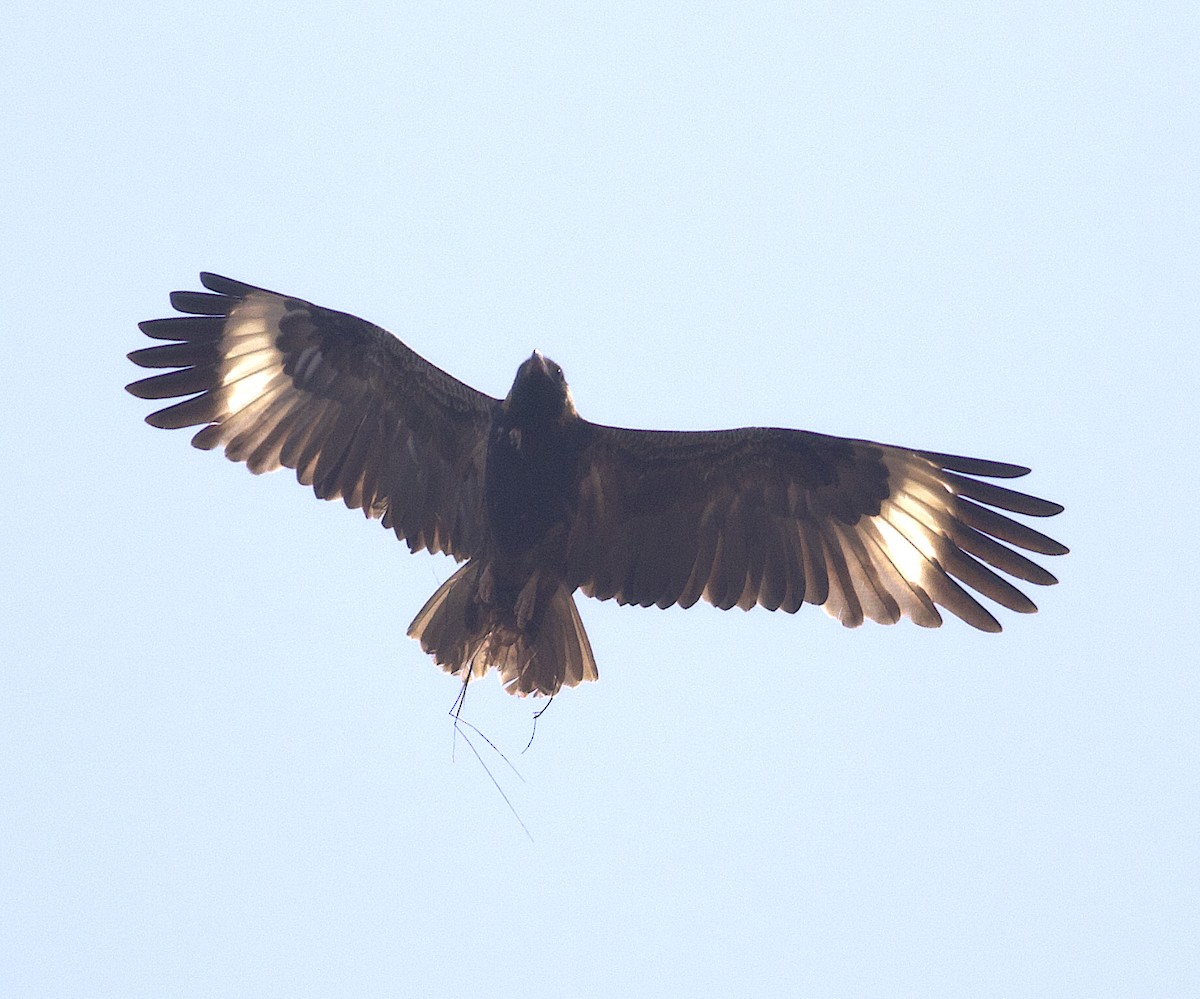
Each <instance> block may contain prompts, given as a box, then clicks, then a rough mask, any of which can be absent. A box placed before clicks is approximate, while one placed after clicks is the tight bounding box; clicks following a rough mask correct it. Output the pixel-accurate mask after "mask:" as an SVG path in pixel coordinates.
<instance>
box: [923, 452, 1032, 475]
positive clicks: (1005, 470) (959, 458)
mask: <svg viewBox="0 0 1200 999" xmlns="http://www.w3.org/2000/svg"><path fill="white" fill-rule="evenodd" d="M917 453H918V454H919V455H920V456H921V457H922V458H928V459H929V460H930V461H932V462H933V463H934V464H935V465H937V466H938V467H939V468H944V469H946V470H947V471H951V472H963V473H965V474H967V475H984V476H987V477H988V478H991V479H1019V478H1020V477H1021V476H1022V475H1028V474H1029V471H1030V470H1029V469H1028V468H1026V467H1025V466H1024V465H1013V464H1010V463H1009V462H1007V461H990V460H988V459H987V458H968V457H967V456H966V455H962V454H945V453H943V452H941V451H918V452H917Z"/></svg>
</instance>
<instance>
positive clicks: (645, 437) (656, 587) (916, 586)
mask: <svg viewBox="0 0 1200 999" xmlns="http://www.w3.org/2000/svg"><path fill="white" fill-rule="evenodd" d="M1028 471H1029V469H1027V468H1023V467H1021V466H1018V465H1010V464H1007V463H1005V462H998V461H985V460H981V459H977V458H965V457H961V456H958V455H948V454H941V453H938V452H934V451H914V450H911V449H908V448H899V447H892V446H890V445H887V444H877V443H875V442H872V441H863V440H849V439H845V438H841V437H830V436H826V435H824V434H814V433H809V432H807V431H803V430H781V429H776V428H763V427H751V428H744V429H739V430H720V431H702V432H687V433H681V432H674V431H656V430H625V429H621V428H617V427H604V426H599V425H596V424H589V425H588V443H587V444H586V445H585V447H584V449H583V451H582V454H581V457H580V464H579V471H578V481H579V497H578V504H577V509H576V512H575V516H574V518H573V521H572V523H571V526H570V529H569V532H568V539H567V581H568V584H569V585H571V586H578V587H580V588H581V589H582V590H583V591H584V593H586V594H588V595H589V596H593V597H597V598H599V599H601V600H608V599H615V600H617V601H618V602H620V603H633V604H641V605H642V606H649V605H651V604H657V605H658V606H659V607H669V606H670V605H671V604H679V605H680V606H682V607H690V606H691V605H692V604H694V603H695V602H696V601H697V600H699V599H700V598H701V597H703V598H704V599H705V600H707V601H709V602H710V603H712V604H714V605H716V606H717V607H720V608H722V609H728V608H730V607H733V606H735V605H736V606H738V607H742V608H743V609H747V610H748V609H749V608H751V607H753V606H754V605H755V604H758V605H760V606H763V607H766V608H767V609H769V610H776V609H782V610H785V611H788V612H791V613H794V612H795V611H797V610H798V609H799V608H800V605H801V604H802V603H811V604H820V605H822V606H824V608H825V610H826V611H828V612H829V613H830V614H831V615H833V616H834V617H836V618H837V619H838V620H840V621H841V622H842V623H843V624H845V625H848V626H851V627H853V626H855V625H859V624H861V623H862V622H863V620H864V618H867V619H870V620H873V621H878V622H880V623H883V624H891V623H893V622H895V621H897V620H899V618H901V617H908V618H911V619H912V620H913V621H915V622H916V623H917V624H919V625H923V626H925V627H937V626H938V625H940V624H941V621H942V619H941V615H940V614H939V613H938V610H937V608H938V606H941V607H944V608H946V609H947V610H949V611H951V612H952V613H953V614H955V615H957V616H958V617H961V618H962V619H963V620H965V621H966V622H967V623H968V624H971V625H972V626H974V627H976V628H979V629H981V630H983V631H999V630H1000V624H999V622H998V621H997V620H996V619H995V618H994V617H993V616H992V614H991V613H990V612H989V611H988V610H986V609H985V608H984V606H983V605H982V604H981V603H980V602H979V601H978V600H977V599H976V598H975V596H974V595H972V594H971V593H969V592H968V591H967V589H964V587H963V586H961V585H959V584H960V583H961V584H965V586H966V587H969V588H970V589H971V590H973V591H975V593H977V594H981V595H982V596H984V597H987V598H989V599H991V600H994V601H996V602H997V603H999V604H1001V605H1003V606H1005V607H1008V608H1010V609H1012V610H1015V611H1019V612H1024V613H1028V612H1031V611H1033V610H1036V608H1035V607H1034V604H1033V601H1031V600H1030V599H1029V598H1028V597H1027V596H1026V595H1025V594H1024V593H1022V592H1021V591H1020V590H1018V589H1017V588H1016V587H1015V586H1014V585H1013V584H1012V583H1010V582H1009V581H1008V580H1007V579H1005V578H1004V577H1003V576H1001V575H1000V574H999V573H998V572H994V571H993V568H994V569H998V570H1000V572H1004V573H1007V574H1008V575H1010V576H1012V577H1014V578H1016V579H1018V580H1022V581H1025V582H1030V583H1034V584H1036V585H1039V586H1045V585H1048V584H1051V583H1053V582H1055V579H1054V577H1053V576H1052V575H1051V574H1050V573H1049V572H1047V571H1046V570H1045V569H1043V568H1042V567H1041V566H1040V565H1037V564H1036V563H1035V562H1033V561H1031V560H1030V559H1028V558H1026V557H1025V556H1024V555H1022V554H1020V552H1019V551H1018V550H1017V549H1024V550H1026V551H1032V552H1037V553H1041V554H1045V555H1061V554H1063V553H1065V552H1066V550H1067V549H1066V548H1065V547H1064V546H1063V545H1061V544H1059V543H1058V542H1057V541H1054V540H1053V539H1052V538H1048V537H1047V536H1046V535H1044V534H1040V533H1038V532H1037V531H1035V530H1033V529H1032V528H1030V527H1027V526H1025V525H1024V524H1022V523H1020V522H1018V521H1016V520H1013V519H1011V518H1010V517H1006V516H1004V514H1002V513H998V512H997V510H1003V511H1007V512H1012V513H1017V514H1021V515H1024V516H1031V517H1049V516H1053V515H1054V514H1056V513H1059V512H1060V511H1061V510H1062V507H1061V506H1060V505H1059V504H1057V503H1052V502H1049V501H1048V500H1043V499H1038V498H1037V497H1034V496H1028V495H1026V494H1025V493H1020V492H1017V491H1016V490H1013V489H1007V488H1005V487H1003V486H998V485H994V484H992V483H989V482H984V481H981V480H980V478H979V477H981V476H982V477H984V478H1001V479H1010V478H1015V477H1017V476H1020V475H1023V474H1025V473H1026V472H1028ZM985 563H986V564H985ZM989 566H991V567H992V568H989Z"/></svg>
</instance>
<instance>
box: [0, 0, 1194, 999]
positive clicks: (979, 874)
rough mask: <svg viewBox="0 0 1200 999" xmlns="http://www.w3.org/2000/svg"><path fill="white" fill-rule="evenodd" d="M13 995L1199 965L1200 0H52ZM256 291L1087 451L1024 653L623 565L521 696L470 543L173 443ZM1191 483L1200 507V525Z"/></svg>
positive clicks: (598, 367)
mask: <svg viewBox="0 0 1200 999" xmlns="http://www.w3.org/2000/svg"><path fill="white" fill-rule="evenodd" d="M0 31H2V34H3V37H4V39H5V46H4V48H5V58H4V60H3V64H0V84H2V86H3V100H2V101H0V127H2V130H3V144H4V150H5V151H4V155H3V156H0V204H2V206H3V210H2V217H3V223H2V228H0V232H2V233H3V237H4V238H3V240H0V316H2V318H0V323H2V326H0V330H2V333H3V344H4V350H5V361H4V368H5V374H4V376H3V383H2V384H3V389H2V391H0V417H2V419H3V424H2V426H3V431H2V434H3V441H4V456H5V459H6V468H7V473H8V482H9V485H8V489H7V495H8V501H7V503H6V504H5V509H4V512H3V514H2V515H0V517H2V519H3V529H2V538H3V551H4V559H3V570H2V571H0V607H2V608H3V610H2V611H0V615H2V616H3V621H4V628H3V631H4V636H5V640H4V643H3V645H4V649H3V652H2V653H0V657H2V667H0V802H2V803H3V804H2V809H0V992H2V993H3V994H4V995H5V996H89V997H91V996H97V995H114V996H115V995H120V996H123V997H140V996H147V997H149V996H154V997H162V996H225V995H230V996H240V995H254V996H297V995H301V996H344V995H379V996H387V995H422V996H442V995H445V996H483V995H487V996H500V997H506V996H518V995H520V996H563V995H572V996H607V995H622V996H625V997H636V996H651V995H663V994H678V995H689V996H724V995H798V994H802V995H813V996H838V997H857V996H864V997H865V996H920V997H931V996H947V997H950V996H954V997H960V996H1054V997H1062V996H1088V997H1095V996H1121V997H1127V996H1133V995H1146V996H1156V997H1157V996H1183V995H1195V994H1197V993H1198V992H1200V969H1198V968H1197V963H1196V954H1195V941H1196V939H1197V938H1198V936H1200V902H1198V892H1197V871H1200V835H1198V834H1197V827H1198V825H1200V803H1198V790H1197V787H1198V785H1197V776H1198V775H1197V765H1198V755H1200V754H1198V752H1197V750H1198V736H1197V720H1198V708H1200V680H1198V672H1200V671H1198V668H1197V665H1196V662H1197V660H1200V655H1198V654H1197V649H1196V647H1195V639H1194V635H1195V627H1194V624H1195V619H1196V607H1197V599H1198V597H1200V587H1198V585H1197V573H1198V571H1200V559H1198V558H1197V556H1198V547H1200V546H1198V542H1197V538H1196V529H1195V527H1194V525H1193V524H1192V523H1191V522H1190V521H1188V522H1186V523H1185V522H1184V521H1185V520H1187V518H1188V517H1190V514H1188V513H1186V511H1187V510H1189V509H1190V507H1191V505H1192V503H1193V501H1194V497H1195V495H1196V492H1197V488H1198V487H1200V476H1198V475H1197V471H1196V467H1197V463H1196V454H1197V447H1196V443H1195V439H1194V435H1193V432H1194V429H1195V427H1194V424H1195V421H1196V394H1197V384H1196V383H1197V378H1196V374H1195V370H1196V348H1195V343H1196V333H1197V328H1198V320H1200V308H1198V306H1197V294H1196V287H1197V285H1196V281H1197V274H1198V273H1200V244H1198V238H1197V232H1198V223H1200V211H1198V204H1197V201H1198V199H1197V181H1196V178H1197V176H1200V155H1198V152H1197V151H1198V150H1200V128H1198V124H1197V107H1198V103H1197V97H1198V88H1197V83H1198V82H1200V80H1198V78H1200V68H1198V67H1200V62H1198V60H1197V55H1196V54H1197V52H1198V51H1200V17H1198V15H1197V12H1196V7H1195V5H1194V4H1184V3H1179V4H1170V3H1167V4H1156V5H1147V4H1132V3H1119V2H1118V3H1107V4H1104V5H1081V4H1061V3H1054V2H1051V3H1046V2H1037V3H1034V2H1029V3H1004V2H1001V3H997V4H988V5H982V6H981V5H978V4H966V3H963V4H952V3H942V4H939V3H908V4H903V5H897V4H858V5H848V4H841V3H837V4H833V3H826V4H795V3H790V4H746V3H743V4H730V5H727V6H725V5H713V4H678V5H654V6H653V7H652V8H651V9H649V10H648V9H647V7H646V5H641V4H639V5H617V4H613V3H603V4H590V5H589V4H566V3H558V4H520V5H507V4H497V3H475V4H444V5H443V4H412V3H406V4H390V3H389V4H366V5H362V4H360V5H354V6H352V7H344V6H340V5H339V6H338V7H333V6H330V7H329V8H325V7H321V6H313V5H306V4H301V5H299V6H296V7H293V8H285V7H276V6H274V5H272V6H270V7H267V6H257V5H246V4H244V3H215V4H207V5H204V6H203V7H197V6H195V5H189V6H184V5H166V6H164V5H161V4H141V3H126V4H123V5H120V7H119V8H118V9H111V10H109V9H102V8H101V7H100V5H78V4H70V3H68V4H54V3H39V4H37V5H33V4H29V3H25V2H20V0H19V2H18V3H17V4H16V5H15V6H14V5H12V4H9V5H7V6H6V8H5V9H4V11H3V12H2V13H0ZM201 269H210V270H216V271H218V272H223V273H227V274H229V275H231V276H233V277H237V278H241V279H244V280H247V281H250V282H253V283H256V284H262V285H265V286H267V287H271V288H275V289H277V290H280V291H284V292H288V293H292V294H296V295H300V296H303V297H306V298H310V299H312V300H314V301H316V302H319V303H321V304H324V305H328V306H332V307H335V308H339V309H344V310H346V311H350V312H353V313H356V314H358V315H361V316H364V317H366V318H369V319H371V320H373V321H375V322H378V323H380V324H381V325H384V326H386V327H388V328H389V329H391V330H393V331H394V332H396V333H397V334H398V335H400V336H402V337H403V338H404V339H405V340H406V341H407V342H408V343H409V344H410V345H411V346H412V347H414V348H415V349H417V350H418V351H420V352H421V353H423V354H424V355H426V356H428V357H429V358H430V359H432V360H434V361H435V362H436V363H438V364H440V365H442V366H443V367H445V368H447V369H449V370H450V371H451V372H453V373H454V374H456V375H458V376H459V377H461V378H463V379H464V380H466V381H468V382H470V383H471V384H472V385H474V386H476V387H477V388H480V389H482V390H484V391H488V392H490V393H492V394H497V395H499V394H503V393H504V392H505V391H506V389H507V387H508V384H509V382H510V381H511V378H512V374H513V372H514V371H515V369H516V366H517V364H518V363H519V362H520V360H521V359H523V358H524V357H526V356H527V355H528V353H529V351H530V350H531V349H532V348H533V347H535V346H536V347H540V348H542V349H543V350H545V351H546V352H547V353H549V354H550V355H551V356H552V357H554V358H555V359H556V360H557V361H559V362H560V363H561V364H562V366H563V368H564V369H565V371H566V374H567V377H568V379H569V380H570V381H571V385H572V388H573V391H574V395H575V399H576V402H577V403H578V405H579V407H580V410H581V411H582V412H583V414H584V415H585V416H587V417H589V418H591V419H594V420H597V421H601V422H615V423H624V424H628V425H635V426H652V427H663V428H679V429H684V428H702V427H720V426H730V425H741V424H772V425H782V426H799V427H805V428H808V429H813V430H820V431H825V432H830V433H841V434H845V435H849V436H859V437H867V438H873V439H877V440H884V441H889V442H892V443H897V444H904V445H910V446H917V447H926V448H932V449H938V450H944V451H952V452H960V453H967V454H972V455H978V456H981V457H987V458H997V459H1001V460H1007V461H1015V462H1020V463H1024V464H1028V465H1031V466H1032V467H1033V468H1034V474H1033V475H1032V476H1030V477H1029V478H1028V479H1026V480H1024V483H1023V485H1026V486H1027V487H1028V489H1029V490H1030V491H1032V492H1034V493H1036V494H1039V495H1043V496H1047V497H1049V498H1052V499H1055V500H1059V501H1061V502H1063V503H1065V504H1066V506H1067V512H1066V513H1065V514H1064V515H1063V516H1061V517H1059V518H1057V519H1056V520H1055V521H1054V522H1053V523H1052V524H1051V525H1050V526H1051V528H1052V529H1051V530H1050V533H1052V534H1053V535H1054V536H1056V537H1058V538H1060V539H1061V540H1063V541H1064V542H1065V543H1067V544H1068V545H1070V546H1071V547H1072V549H1073V553H1072V554H1071V555H1070V556H1068V557H1067V558H1065V559H1058V560H1051V561H1052V564H1051V566H1050V567H1051V569H1052V570H1053V571H1055V572H1057V573H1058V574H1059V575H1060V578H1061V579H1062V584H1061V585H1060V586H1058V587H1056V588H1054V589H1052V590H1049V591H1040V592H1038V593H1036V594H1035V598H1037V600H1038V603H1039V604H1040V605H1041V606H1042V608H1043V610H1042V613H1041V614H1039V615H1037V616H1035V617H1031V618H1026V617H1019V616H1017V615H1011V614H1006V615H1005V616H1004V618H1003V623H1004V624H1005V626H1006V630H1005V632H1004V634H1003V635H1000V636H990V635H983V634H979V633H976V632H973V631H971V630H970V629H969V628H967V627H966V626H964V625H961V624H960V623H959V622H957V621H950V622H949V623H948V624H947V626H946V627H945V628H943V629H941V630H940V631H934V632H926V631H922V630H921V629H919V628H915V627H913V626H911V625H907V624H905V625H900V626H897V627H895V628H880V627H875V626H870V625H868V626H865V627H864V628H862V629H860V630H859V631H856V632H854V631H847V630H845V629H842V628H841V627H839V626H838V625H837V624H835V623H834V622H833V621H831V620H830V619H828V618H827V617H826V616H825V615H824V614H823V613H821V612H820V611H819V610H816V609H814V608H811V607H806V608H805V609H804V610H803V611H802V612H801V613H800V614H799V615H797V616H795V617H790V616H786V615H779V614H775V615H772V614H768V613H765V612H763V611H761V610H760V611H757V612H754V613H751V614H742V613H740V612H730V613H724V614H722V613H720V612H717V611H714V610H712V609H711V608H708V607H703V608H696V609H693V610H691V611H688V612H686V613H685V612H681V611H669V612H659V611H645V610H636V609H630V608H619V607H616V606H615V605H611V604H600V603H596V602H594V601H587V600H584V599H583V598H580V604H581V612H582V615H583V619H584V622H585V624H586V626H587V628H588V631H589V634H590V635H591V639H592V643H593V646H594V649H595V652H596V658H597V661H598V663H599V667H600V672H601V680H600V682H599V683H598V684H594V685H589V686H587V687H585V688H580V689H577V690H573V691H570V692H568V693H566V694H565V695H563V696H562V697H560V698H559V699H558V700H557V701H556V702H555V703H554V705H553V707H552V708H551V709H550V711H549V712H548V713H547V714H546V716H545V717H544V718H543V719H542V720H541V723H540V725H539V728H538V733H537V738H536V741H535V742H534V744H533V747H532V748H531V749H530V751H529V752H528V753H526V754H524V755H523V756H522V755H521V753H520V751H521V748H522V747H523V746H524V744H525V742H526V739H527V738H528V734H529V726H530V717H531V710H532V708H533V705H532V704H531V703H529V702H524V701H519V700H517V699H513V698H508V697H506V696H505V695H504V694H503V693H502V692H501V690H500V687H499V684H498V683H497V682H496V681H495V679H494V678H489V679H488V680H487V681H486V682H482V683H479V684H477V685H474V686H473V687H472V688H471V691H470V696H469V697H468V700H467V706H466V712H465V715H466V717H468V718H469V719H470V720H471V721H472V722H474V723H475V724H477V725H478V726H480V727H481V728H482V729H483V730H484V731H486V732H487V733H488V735H489V736H490V737H491V738H492V739H493V741H495V742H496V744H497V745H498V746H499V747H500V748H501V749H503V750H504V751H505V752H506V753H507V754H508V755H509V756H510V757H511V758H512V759H514V761H516V762H517V764H518V766H519V767H520V769H521V771H522V773H523V774H524V776H525V780H526V781H527V783H525V784H522V783H520V782H519V781H518V780H517V779H516V778H515V777H513V776H512V775H511V774H510V773H508V772H506V770H505V768H504V765H503V764H502V763H499V762H498V761H497V759H496V758H495V757H494V755H492V754H491V753H490V752H489V753H486V754H485V758H486V759H487V760H488V762H489V764H490V765H491V766H492V767H493V769H494V770H495V772H496V774H497V777H498V778H499V779H500V780H501V782H502V783H503V784H504V786H505V788H506V790H507V791H508V793H509V794H510V796H511V798H512V800H513V802H514V804H515V806H516V807H517V808H518V810H519V811H520V813H521V815H522V817H523V818H524V820H525V822H526V824H527V825H528V826H529V829H530V830H531V832H532V835H533V838H534V842H533V843H530V841H529V840H528V839H526V838H525V836H524V834H523V833H522V832H521V829H520V827H519V826H518V825H517V823H516V822H515V821H514V819H513V818H512V816H511V815H510V814H509V813H508V812H507V810H506V809H505V806H504V804H503V802H502V801H501V800H500V798H499V796H498V795H497V793H496V792H495V790H494V789H493V787H492V786H491V785H490V784H489V782H488V780H487V777H486V776H485V775H484V773H483V772H482V770H481V768H480V767H479V766H478V764H477V763H476V761H475V760H474V758H473V757H472V756H471V755H470V753H469V751H468V750H467V749H466V748H465V747H464V745H463V744H462V743H461V742H460V743H459V744H458V748H457V751H456V752H455V753H454V754H453V755H452V750H453V749H454V742H453V739H452V732H451V727H450V723H449V720H448V719H447V717H446V711H447V709H448V708H449V707H450V705H451V702H452V701H453V699H454V697H455V694H456V692H457V684H456V681H455V680H453V679H452V678H450V677H447V676H445V675H443V674H442V673H440V672H439V671H438V670H437V669H436V668H435V667H434V666H433V665H432V663H431V662H430V660H429V659H428V658H427V657H426V656H424V655H423V654H422V653H421V652H420V650H419V648H418V647H417V646H416V645H415V644H414V643H412V642H411V641H409V640H408V639H406V638H405V637H404V631H405V628H406V626H407V624H408V622H409V620H410V619H411V618H412V616H413V614H414V613H415V612H416V611H417V609H418V608H419V607H420V606H421V604H422V603H423V601H424V600H425V598H426V597H427V596H428V595H429V593H430V592H431V591H432V590H433V588H434V587H435V585H436V584H437V583H438V582H439V581H440V580H442V579H444V578H446V576H447V575H448V573H449V572H450V569H451V563H450V562H449V561H448V560H445V559H438V558H433V557H430V556H428V555H421V556H410V555H408V554H407V552H406V550H405V548H404V547H403V546H402V545H400V544H398V543H397V542H396V541H395V540H394V538H392V537H391V536H390V535H388V534H387V533H385V532H384V531H383V530H381V529H380V528H379V526H378V525H376V524H374V523H368V522H366V521H364V520H363V518H362V517H361V516H359V515H358V514H352V513H349V512H347V511H346V510H345V509H344V508H343V507H341V506H340V505H336V506H335V505H332V504H322V503H319V502H317V501H316V500H314V499H313V498H312V496H311V494H310V493H309V494H306V491H305V490H303V489H301V488H300V487H298V486H297V485H296V484H295V482H294V480H292V479H291V478H290V476H289V474H287V473H278V474H276V475H274V476H268V477H265V478H262V479H255V478H253V477H251V476H250V475H248V474H247V473H246V472H245V470H244V469H242V468H240V467H238V466H235V465H232V464H230V463H228V462H226V461H225V460H224V459H223V458H221V457H220V456H218V455H214V454H203V453H200V452H197V451H194V450H192V449H191V448H189V447H188V444H187V440H188V437H187V435H186V434H183V433H166V432H161V431H155V430H152V429H150V428H148V427H147V426H145V424H143V423H142V417H143V416H144V415H145V413H146V412H147V411H148V408H149V407H148V404H146V403H144V402H141V401H138V400H136V399H133V398H131V397H130V396H128V395H126V394H125V393H124V392H123V391H122V386H123V385H124V384H125V383H126V382H127V381H129V380H131V379H132V378H133V377H135V376H136V374H137V371H136V370H135V369H134V368H133V366H132V365H130V364H129V363H128V362H127V361H126V360H125V359H124V355H125V353H126V352H127V351H129V350H131V349H133V348H136V347H139V346H143V345H144V340H143V338H141V336H140V335H139V334H138V332H137V330H136V327H135V323H136V322H137V321H138V320H140V319H146V318H152V317H156V316H163V315H167V314H168V312H169V310H168V306H167V293H168V292H170V291H171V290H172V289H175V288H194V287H197V284H196V272H197V271H199V270H201ZM1180 511H1184V512H1183V513H1181V512H1180Z"/></svg>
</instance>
